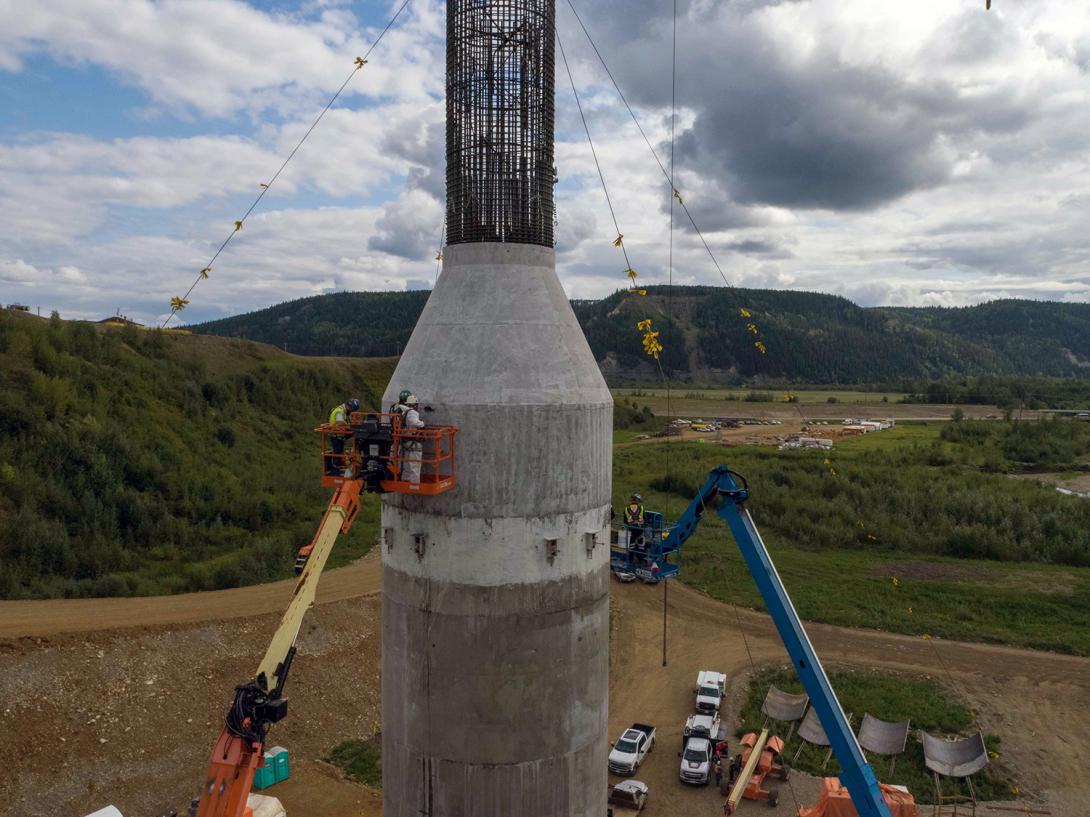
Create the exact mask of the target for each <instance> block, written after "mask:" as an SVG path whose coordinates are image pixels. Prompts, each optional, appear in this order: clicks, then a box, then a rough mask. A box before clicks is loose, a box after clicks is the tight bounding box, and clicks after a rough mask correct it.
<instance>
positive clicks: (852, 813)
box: [799, 777, 919, 817]
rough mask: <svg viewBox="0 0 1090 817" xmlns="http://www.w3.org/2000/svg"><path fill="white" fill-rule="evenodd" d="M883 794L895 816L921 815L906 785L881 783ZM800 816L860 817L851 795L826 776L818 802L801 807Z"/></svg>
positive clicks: (912, 816) (832, 778)
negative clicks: (808, 806) (807, 806)
mask: <svg viewBox="0 0 1090 817" xmlns="http://www.w3.org/2000/svg"><path fill="white" fill-rule="evenodd" d="M881 788H882V796H883V797H884V798H885V801H886V806H887V807H888V808H889V812H890V814H892V815H893V817H919V809H918V807H917V806H916V801H915V800H914V799H913V798H912V795H911V794H909V792H908V789H906V788H905V787H904V786H889V785H887V784H885V783H882V784H881ZM799 817H858V812H857V811H856V810H855V806H854V805H852V799H851V795H850V794H849V793H848V790H847V789H846V788H844V786H843V785H842V784H841V782H840V781H839V780H837V779H836V778H835V777H826V778H825V781H824V784H823V786H822V789H821V794H820V795H819V797H818V801H817V803H815V804H814V805H812V806H810V808H805V809H799Z"/></svg>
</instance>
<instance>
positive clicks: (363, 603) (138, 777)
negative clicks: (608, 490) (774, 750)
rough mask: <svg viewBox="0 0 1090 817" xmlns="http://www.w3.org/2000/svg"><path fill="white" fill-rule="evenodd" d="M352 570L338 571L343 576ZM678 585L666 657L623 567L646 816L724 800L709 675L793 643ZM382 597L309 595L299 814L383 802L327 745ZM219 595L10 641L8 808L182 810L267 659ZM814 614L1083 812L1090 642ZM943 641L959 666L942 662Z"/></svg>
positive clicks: (1089, 744)
mask: <svg viewBox="0 0 1090 817" xmlns="http://www.w3.org/2000/svg"><path fill="white" fill-rule="evenodd" d="M367 564H368V565H369V567H368V568H367V569H368V570H369V571H371V572H372V573H373V575H372V577H371V579H370V580H369V581H367V582H363V581H361V582H360V587H361V592H366V590H365V588H367V587H368V586H370V587H372V588H373V587H374V586H376V585H377V575H378V572H379V565H378V563H377V561H375V560H369V561H368V563H367ZM349 569H351V568H349ZM920 570H926V571H931V570H933V569H932V568H920ZM338 573H339V571H333V572H332V573H331V576H330V577H329V578H333V579H334V581H333V582H332V584H333V585H336V583H337V581H339V580H338V579H337V578H336V577H337V574H338ZM926 575H934V574H933V573H927V574H926ZM668 598H669V606H668V621H667V634H668V650H667V658H668V660H667V663H666V666H663V663H662V641H661V634H662V592H661V590H660V589H656V588H651V587H647V586H645V585H640V584H630V585H619V584H616V583H614V584H613V586H612V597H611V611H612V617H613V618H612V621H611V627H610V633H611V638H610V642H611V644H610V648H611V657H610V658H611V676H610V733H611V737H612V738H615V737H616V736H617V735H618V734H620V732H621V730H622V729H623V728H624V727H626V726H628V725H629V724H631V723H632V722H633V721H642V722H648V723H653V724H655V725H656V726H657V727H658V730H659V733H658V735H659V736H658V744H657V746H656V748H655V751H654V752H652V754H651V756H650V757H649V759H648V761H647V762H646V764H645V765H644V767H643V768H641V769H640V771H639V773H638V775H637V777H638V778H639V779H641V780H643V781H645V782H646V783H647V784H648V785H649V786H650V789H651V796H650V802H649V805H648V808H647V811H646V812H645V813H646V814H647V815H649V817H660V816H661V817H682V816H684V817H692V815H699V814H708V815H712V814H720V813H722V798H721V796H720V795H719V794H718V793H717V792H715V791H714V789H713V787H708V788H690V787H687V786H684V785H682V784H681V783H680V782H679V781H678V779H677V768H678V766H677V764H678V759H677V751H678V750H679V749H680V746H681V728H682V725H683V724H684V721H685V718H686V716H687V715H688V714H689V713H690V712H691V708H692V686H693V681H694V678H695V675H696V673H697V671H698V670H701V669H716V670H721V671H724V672H726V673H727V674H728V676H729V678H730V692H729V695H728V700H727V703H726V705H725V709H724V712H725V715H726V717H727V720H728V723H729V724H730V727H731V729H733V726H734V724H735V722H736V718H737V713H738V711H739V708H740V705H741V702H742V696H743V695H744V692H745V687H746V676H747V674H748V673H749V672H750V671H751V666H753V665H756V666H758V667H760V666H765V665H768V664H772V663H784V662H786V655H785V654H784V650H783V647H782V645H781V644H780V642H779V639H778V637H777V636H776V633H775V630H774V628H773V626H772V624H771V621H770V620H769V619H768V617H767V616H765V615H762V614H758V613H755V612H751V611H746V610H738V611H735V610H733V609H732V608H730V607H727V606H725V605H723V604H721V603H719V602H717V601H715V600H713V599H710V598H708V597H706V596H704V595H702V594H700V593H698V592H696V591H695V590H692V589H690V588H687V587H685V586H684V585H678V584H675V585H673V586H672V587H671V588H670V590H669V597H668ZM222 600H223V599H222V597H221V601H222ZM130 601H133V602H134V603H136V602H140V601H141V600H139V599H134V600H130ZM228 601H229V600H228ZM72 609H73V611H74V612H73V620H72V622H71V626H72V627H76V628H86V622H84V621H82V620H79V617H80V616H81V615H82V612H81V610H82V608H80V607H79V606H78V605H77V606H75V607H73V608H72ZM134 609H136V610H139V609H141V608H139V606H137V607H136V608H134ZM380 609H381V605H380V599H379V597H378V596H377V595H375V594H374V593H373V592H372V593H371V594H370V595H362V596H360V597H357V598H340V599H337V600H334V601H329V602H327V603H324V604H319V605H318V606H316V607H315V608H314V609H313V610H312V611H311V613H310V617H309V618H308V622H307V624H306V626H305V632H304V633H303V635H302V638H301V639H300V654H299V656H298V658H297V659H296V662H295V664H294V668H293V673H292V679H291V682H290V684H289V689H288V692H289V696H290V698H291V714H290V716H289V717H288V719H287V720H286V721H284V722H283V723H282V724H279V725H277V726H276V727H274V732H273V734H272V736H271V737H272V741H273V742H274V743H281V744H283V745H285V746H287V747H288V748H289V749H290V750H291V752H292V762H293V768H294V770H295V771H294V775H293V778H292V780H291V781H289V782H287V783H282V784H278V785H277V786H276V787H274V788H273V789H271V790H270V793H271V794H275V795H276V796H278V797H280V798H281V799H282V801H283V802H284V804H285V806H287V810H288V814H289V815H291V817H379V814H380V812H381V798H380V796H379V795H378V793H376V792H374V791H371V790H369V789H367V788H365V787H363V786H360V785H357V784H355V783H352V782H350V781H347V780H345V779H344V778H343V777H342V776H341V775H340V774H339V772H337V771H336V770H334V769H331V768H329V767H328V766H327V765H325V764H322V763H321V762H320V758H322V757H323V756H324V755H325V754H326V753H327V752H328V751H329V749H330V748H332V747H333V746H334V745H335V744H337V743H338V742H340V741H342V740H345V739H347V738H366V737H369V736H371V735H372V734H374V733H375V732H376V731H377V730H378V728H379V724H378V718H379V711H380V710H379V633H380V621H379V616H380ZM117 612H118V611H117V610H114V611H113V613H114V614H117ZM56 613H57V611H56V610H54V614H56ZM206 615H207V618H208V619H209V620H208V621H206V622H203V623H194V622H187V623H185V624H179V625H174V626H170V625H165V624H162V623H158V624H156V625H155V626H148V627H140V626H130V627H129V628H127V629H111V630H99V631H94V632H85V633H77V634H73V635H64V634H61V633H63V631H64V626H63V622H62V621H60V620H54V632H55V633H56V634H54V635H51V636H48V637H43V638H39V639H35V638H23V639H15V640H7V641H4V642H0V644H2V645H3V646H2V647H0V701H2V702H3V703H2V705H0V706H2V709H0V735H3V740H2V741H0V768H3V769H4V770H5V774H4V775H2V776H0V804H2V805H0V815H4V817H8V815H10V817H39V815H40V816H41V817H53V816H54V815H81V814H85V813H87V812H90V811H92V810H94V809H96V808H100V807H101V806H103V805H105V804H107V803H115V804H117V805H118V806H119V807H120V808H121V809H122V811H123V813H124V814H126V815H129V816H130V817H148V815H157V814H161V813H163V812H165V811H166V810H167V809H169V808H176V809H179V811H181V812H182V813H184V807H185V805H186V804H187V802H188V799H189V797H191V796H192V795H194V794H195V793H196V791H197V789H198V788H199V786H200V783H201V781H202V779H203V775H204V772H205V769H206V767H207V762H208V756H209V753H210V751H211V747H212V744H213V741H214V740H215V738H216V736H217V735H218V732H219V729H220V724H221V720H220V718H221V717H222V713H223V711H224V709H225V707H226V706H227V704H228V703H229V701H230V697H231V692H232V688H233V686H234V684H236V683H239V682H241V681H243V680H245V679H246V678H248V677H249V676H250V674H252V673H253V671H254V668H255V667H256V666H257V663H258V661H259V660H260V658H261V653H262V651H263V649H264V647H265V644H266V640H267V639H268V637H269V635H270V634H271V633H272V631H273V629H274V627H275V625H276V622H277V615H276V614H275V613H273V612H264V613H260V614H256V615H254V616H253V617H252V618H232V619H230V620H227V621H220V620H217V609H216V608H215V607H213V606H210V607H208V609H207V611H206ZM743 631H744V632H745V634H746V637H747V640H748V650H747V645H746V643H744V642H743V639H742V632H743ZM809 631H810V635H811V637H812V640H813V641H814V644H815V647H816V648H817V650H818V652H819V653H820V654H821V656H822V658H823V659H824V660H825V661H826V663H827V664H829V665H833V666H842V667H855V668H865V669H872V670H876V671H882V672H888V673H900V674H904V675H905V676H930V677H932V678H936V679H937V680H939V681H940V682H943V683H947V682H950V681H952V682H953V683H954V684H956V687H957V690H956V691H957V692H958V694H964V695H967V696H968V697H969V703H970V704H971V705H972V706H973V707H974V708H976V709H977V711H978V712H979V719H980V722H981V726H982V727H983V728H984V729H985V730H986V731H988V732H994V733H996V734H998V735H1000V736H1001V737H1002V739H1003V756H1002V757H1001V758H999V759H998V760H997V761H995V762H997V763H1001V764H1003V765H1004V766H1005V767H1006V768H1007V769H1008V770H1009V772H1010V774H1011V775H1012V776H1013V777H1014V779H1016V780H1018V781H1019V784H1020V786H1021V788H1022V790H1023V792H1026V793H1027V797H1028V798H1029V799H1028V802H1031V803H1032V804H1033V805H1034V807H1036V808H1044V809H1047V810H1050V811H1051V813H1052V815H1053V817H1084V815H1085V814H1086V808H1085V803H1086V802H1087V801H1090V782H1088V779H1087V775H1086V769H1085V761H1086V758H1090V660H1087V659H1082V658H1075V657H1071V656H1062V655H1055V654H1051V653H1036V652H1032V651H1028V650H1018V649H1013V648H1007V647H1000V646H995V645H987V644H959V643H955V642H945V641H938V642H936V643H935V644H934V647H932V645H930V644H928V643H927V642H924V641H923V640H921V639H918V638H909V637H905V636H897V635H891V634H887V633H880V632H874V631H859V630H847V629H842V628H837V627H830V626H827V625H816V624H815V625H810V626H809ZM935 649H938V650H939V651H940V652H941V655H942V662H943V664H945V665H946V670H940V668H938V667H936V666H935V661H936V658H935ZM750 654H752V658H753V664H752V665H751V663H750V658H749V655H750ZM947 670H948V673H947ZM602 763H603V765H604V763H605V758H603V759H602ZM790 782H791V785H790V786H788V785H787V784H779V785H780V787H781V796H782V799H781V805H780V806H779V807H778V808H777V809H769V808H768V807H767V806H766V805H763V804H761V805H757V804H753V803H745V804H744V805H743V814H751V815H758V814H762V815H763V814H768V815H770V817H773V815H784V816H786V815H789V814H793V813H795V812H794V809H795V799H796V798H797V799H798V802H799V803H801V804H809V803H811V802H813V799H814V798H815V796H816V793H817V790H818V785H819V782H818V781H817V780H816V779H814V778H810V777H807V776H805V775H801V774H799V775H793V776H792V778H791V781H790ZM892 782H896V781H892Z"/></svg>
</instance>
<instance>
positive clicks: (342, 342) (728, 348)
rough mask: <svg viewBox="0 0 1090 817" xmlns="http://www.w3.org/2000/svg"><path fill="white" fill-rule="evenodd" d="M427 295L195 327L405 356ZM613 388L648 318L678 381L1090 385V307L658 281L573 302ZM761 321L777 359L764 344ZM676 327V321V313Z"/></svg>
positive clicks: (651, 371) (351, 300)
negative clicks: (926, 301)
mask: <svg viewBox="0 0 1090 817" xmlns="http://www.w3.org/2000/svg"><path fill="white" fill-rule="evenodd" d="M426 300H427V293H426V292H396V293H395V292H390V293H376V292H359V293H339V294H334V295H321V296H315V297H312V298H304V299H301V300H298V301H291V302H288V303H284V304H280V305H279V306H275V307H271V308H269V309H263V310H259V311H257V312H251V313H249V314H246V315H240V316H237V317H233V318H225V319H223V320H219V321H214V322H211V323H206V324H202V325H200V326H197V327H194V330H195V331H198V332H205V333H208V334H215V335H224V336H229V337H247V338H250V339H252V340H260V341H263V342H265V343H272V344H275V345H278V346H282V345H283V344H285V343H286V344H287V345H288V348H289V349H290V350H291V351H293V352H296V353H299V354H362V355H377V354H385V355H389V354H395V353H396V352H397V351H398V350H399V349H400V347H401V345H403V344H404V343H405V341H406V340H408V337H409V334H410V333H411V332H412V328H413V326H414V325H415V323H416V319H417V318H418V317H419V315H420V311H421V310H422V309H423V307H424V303H425V302H426ZM573 306H574V308H575V312H576V315H577V316H578V318H579V321H580V323H581V324H582V326H583V331H584V332H585V333H586V335H587V339H588V341H590V345H591V349H592V350H593V351H594V354H595V357H596V358H597V360H598V362H599V365H601V367H602V370H603V371H604V372H605V374H606V376H607V377H608V378H609V379H610V380H611V381H612V382H620V381H624V380H632V381H646V380H652V379H657V378H658V372H657V370H656V369H655V368H654V367H653V366H652V365H651V364H650V363H649V362H648V359H647V358H646V357H645V356H644V355H643V353H642V349H641V346H640V333H639V332H638V331H637V330H636V326H635V324H636V322H637V321H639V320H641V319H643V318H645V317H649V318H651V319H652V320H654V321H655V324H656V328H661V329H662V330H663V331H662V339H663V341H664V343H665V346H666V350H665V352H664V354H663V367H664V369H665V370H666V372H667V374H668V376H670V377H671V378H672V379H677V380H686V379H688V380H696V381H702V382H737V381H738V380H741V379H769V378H771V379H783V380H789V381H793V382H800V383H825V384H853V383H888V382H894V381H900V380H911V379H935V378H941V377H946V376H949V375H984V374H990V375H997V374H998V375H1046V376H1077V377H1090V304H1064V303H1055V302H1039V301H1016V300H1006V301H994V302H992V303H987V304H981V305H979V306H973V307H965V308H960V309H943V308H935V307H928V308H904V307H900V308H892V307H874V308H863V307H859V306H856V305H855V304H853V303H852V302H851V301H848V300H847V299H845V298H840V297H837V296H834V295H821V294H817V293H811V292H785V291H777V290H753V289H740V290H727V289H722V288H716V287H674V289H673V292H672V293H669V292H668V290H667V289H666V288H665V287H652V288H650V290H649V292H648V295H647V296H646V297H643V298H639V297H634V296H630V295H627V294H626V293H621V292H619V293H615V294H613V295H611V296H609V297H608V298H604V299H602V300H600V301H576V302H574V303H573ZM743 306H744V307H745V308H746V309H748V310H749V311H750V312H752V313H753V320H754V321H755V322H756V324H757V325H758V326H759V327H760V332H761V338H762V339H763V341H764V343H765V344H766V346H767V348H768V353H767V354H765V355H762V354H760V353H759V352H758V351H757V350H756V349H755V348H754V346H753V341H754V337H753V335H752V334H750V333H749V332H748V331H747V330H746V324H747V323H748V322H749V321H748V320H745V319H743V318H741V317H740V315H739V308H740V307H743ZM668 315H670V316H672V318H673V320H668V319H667V316H668Z"/></svg>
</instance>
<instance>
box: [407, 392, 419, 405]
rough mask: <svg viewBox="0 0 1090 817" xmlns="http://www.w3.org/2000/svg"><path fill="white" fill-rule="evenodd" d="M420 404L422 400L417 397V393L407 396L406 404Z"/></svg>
mask: <svg viewBox="0 0 1090 817" xmlns="http://www.w3.org/2000/svg"><path fill="white" fill-rule="evenodd" d="M419 404H420V401H419V400H418V399H417V398H416V395H415V394H410V395H409V396H408V397H406V398H405V405H406V406H416V405H419Z"/></svg>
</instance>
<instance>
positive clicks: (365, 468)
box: [197, 412, 457, 817]
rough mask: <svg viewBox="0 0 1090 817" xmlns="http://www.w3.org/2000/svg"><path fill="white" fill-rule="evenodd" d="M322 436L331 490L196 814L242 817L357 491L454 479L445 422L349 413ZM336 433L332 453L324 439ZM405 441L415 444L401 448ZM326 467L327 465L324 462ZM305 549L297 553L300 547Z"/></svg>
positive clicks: (433, 487) (431, 485)
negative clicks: (406, 471) (407, 425)
mask: <svg viewBox="0 0 1090 817" xmlns="http://www.w3.org/2000/svg"><path fill="white" fill-rule="evenodd" d="M315 430H316V431H318V432H319V433H320V434H321V435H322V441H323V443H322V455H323V464H324V465H325V466H326V472H325V476H323V477H322V484H323V485H327V486H330V487H332V488H334V489H335V492H334V494H333V498H332V499H331V500H330V503H329V507H328V508H327V509H326V512H325V515H324V516H323V517H322V521H321V524H319V525H318V531H317V533H316V534H315V535H314V539H313V540H312V541H311V542H310V544H309V545H307V546H306V547H305V548H303V549H302V550H300V552H299V554H300V555H299V558H298V560H297V561H296V572H297V573H299V574H300V575H299V579H298V580H297V581H296V583H295V590H294V591H293V592H292V596H291V601H290V602H289V603H288V606H287V609H286V610H285V611H284V615H283V617H282V618H281V619H280V625H279V626H278V627H277V628H276V632H275V633H274V634H273V637H272V640H271V641H270V642H269V647H268V649H267V650H266V651H265V657H264V658H263V659H262V661H261V664H260V665H259V666H258V668H257V674H256V675H255V676H254V679H253V680H252V681H250V682H248V683H245V684H241V685H239V686H237V687H235V699H234V702H233V703H232V704H231V707H230V709H228V711H227V717H226V718H225V720H224V726H223V731H222V732H221V733H220V736H219V739H218V740H217V741H216V745H215V748H214V749H213V750H212V759H211V762H210V764H209V767H208V774H207V776H206V779H205V784H204V787H203V788H202V789H201V797H200V804H199V806H198V810H197V815H198V817H250V814H251V812H250V809H249V808H248V806H247V800H248V799H249V796H250V791H251V789H252V788H253V782H254V772H255V771H256V770H257V769H258V768H259V767H260V766H261V765H262V763H263V762H264V748H265V739H266V737H267V735H268V732H269V728H270V727H271V726H272V725H273V724H274V723H276V722H278V721H280V720H283V718H284V717H285V716H287V714H288V701H287V698H285V697H284V686H285V684H286V683H287V680H288V672H289V671H290V670H291V664H292V660H293V659H294V658H295V648H296V642H297V641H298V639H299V629H300V627H301V626H302V623H303V616H304V615H305V614H306V611H307V609H308V608H309V607H310V605H311V604H313V603H314V597H315V593H316V592H317V590H318V579H319V578H320V576H321V574H322V570H323V569H324V568H325V564H326V560H327V559H328V558H329V554H330V551H332V550H333V543H334V542H336V540H337V535H338V534H339V533H348V530H349V528H351V527H352V523H353V521H355V519H356V515H357V514H358V513H359V510H360V494H361V493H362V492H364V491H367V492H373V493H385V492H389V491H398V492H402V493H422V494H438V493H442V492H444V491H449V490H450V489H451V488H453V487H454V485H455V478H454V466H453V458H454V436H455V434H456V433H457V429H456V428H454V427H453V426H431V427H429V428H422V429H413V430H412V431H411V432H410V431H408V430H402V428H401V423H400V417H399V416H398V415H389V414H378V413H376V412H370V413H365V412H356V413H354V414H352V416H351V417H350V420H349V422H348V423H341V424H337V425H330V424H328V423H326V424H323V425H322V426H319V427H318V428H317V429H315ZM332 435H336V436H337V437H339V438H340V441H341V442H342V445H339V446H337V447H338V448H340V451H339V452H337V453H334V451H333V446H332V445H331V444H329V441H330V439H331V436H332ZM405 442H413V443H419V446H415V445H414V446H411V447H410V446H405V445H404V443H405ZM331 460H332V461H331ZM406 461H408V462H411V463H420V465H421V470H420V472H419V480H416V481H406V480H403V478H402V473H403V469H402V466H403V465H404V464H405V462H406ZM330 466H332V467H330ZM304 551H305V553H304Z"/></svg>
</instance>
